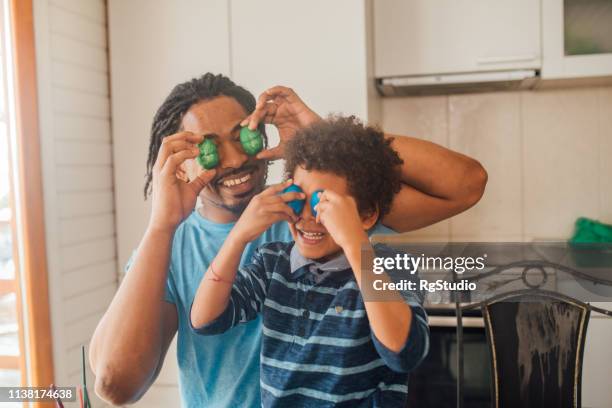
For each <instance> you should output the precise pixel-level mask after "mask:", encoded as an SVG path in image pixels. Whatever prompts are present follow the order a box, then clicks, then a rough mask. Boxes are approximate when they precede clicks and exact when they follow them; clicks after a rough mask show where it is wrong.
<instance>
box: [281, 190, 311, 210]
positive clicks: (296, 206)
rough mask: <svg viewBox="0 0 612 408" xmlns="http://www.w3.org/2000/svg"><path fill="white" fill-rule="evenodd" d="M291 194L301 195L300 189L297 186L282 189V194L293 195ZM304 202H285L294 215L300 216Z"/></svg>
mask: <svg viewBox="0 0 612 408" xmlns="http://www.w3.org/2000/svg"><path fill="white" fill-rule="evenodd" d="M293 192H296V193H303V191H302V189H301V188H300V187H299V186H296V185H295V184H292V185H290V186H289V187H286V188H285V189H283V191H282V194H285V193H293ZM305 201H306V200H291V201H288V202H287V205H288V206H289V207H291V209H292V210H293V212H294V213H295V215H300V214H301V213H302V210H303V209H304V202H305Z"/></svg>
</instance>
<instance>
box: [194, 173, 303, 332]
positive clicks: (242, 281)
mask: <svg viewBox="0 0 612 408" xmlns="http://www.w3.org/2000/svg"><path fill="white" fill-rule="evenodd" d="M291 183H292V180H287V181H285V182H283V183H280V184H276V185H274V186H271V187H268V188H267V189H266V190H264V191H263V192H261V193H260V194H258V195H256V196H255V197H253V198H252V199H251V202H250V203H249V205H248V206H247V208H246V209H245V210H244V212H243V213H242V215H241V216H240V219H239V220H238V222H237V223H236V225H235V226H234V228H232V230H231V232H230V233H229V235H228V236H227V238H226V240H225V242H224V243H223V246H222V247H221V249H220V250H219V253H218V254H217V256H216V257H215V259H214V260H213V261H212V262H211V264H210V266H209V268H208V269H207V271H206V273H205V274H204V276H203V278H202V281H201V282H200V286H199V287H198V290H197V292H196V295H195V298H194V300H193V303H192V305H191V311H190V313H189V317H190V322H191V326H192V327H193V328H194V329H195V330H197V331H198V332H200V333H203V334H214V333H218V332H222V331H225V330H227V329H229V328H230V327H231V326H233V325H235V324H237V323H240V322H242V321H247V320H251V319H253V318H254V317H255V315H256V314H257V313H258V312H259V310H260V309H261V305H260V303H261V302H263V300H264V298H265V288H266V287H267V283H266V282H265V281H266V279H267V277H266V272H267V271H266V270H265V268H264V265H263V258H262V255H261V253H259V252H257V253H256V255H255V256H254V258H253V260H252V263H251V265H249V266H248V267H247V268H245V270H244V271H240V275H239V276H238V278H236V272H237V270H238V265H239V263H240V259H241V257H242V253H243V252H244V249H245V247H246V245H247V244H248V243H249V242H251V241H253V240H254V239H255V238H257V237H258V236H259V235H261V233H262V232H264V231H265V230H266V229H268V228H269V227H270V226H271V225H272V224H274V223H276V222H279V221H282V220H284V221H293V220H295V218H296V216H295V214H294V213H293V210H292V209H291V208H290V207H289V206H288V205H287V202H288V201H291V200H296V199H303V198H304V194H303V193H297V192H292V193H285V194H282V195H277V194H278V193H280V192H281V191H282V190H283V189H284V188H285V187H287V186H289V185H291ZM243 316H245V318H244V319H243V318H242V317H243ZM237 317H238V318H237ZM213 322H215V324H214V325H211V323H213Z"/></svg>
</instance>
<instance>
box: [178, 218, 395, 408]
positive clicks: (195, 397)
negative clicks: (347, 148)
mask: <svg viewBox="0 0 612 408" xmlns="http://www.w3.org/2000/svg"><path fill="white" fill-rule="evenodd" d="M234 224H235V223H229V224H218V223H215V222H212V221H209V220H207V219H205V218H203V217H202V216H201V215H200V214H199V213H198V212H197V211H194V212H193V213H191V215H190V216H189V217H188V218H187V219H186V220H185V221H183V223H182V224H181V225H180V226H179V227H178V229H177V231H176V233H175V235H174V241H173V243H172V255H171V260H170V269H169V271H168V280H167V284H166V301H168V302H171V303H174V304H175V305H176V311H177V314H178V343H177V360H178V366H179V371H180V378H179V383H180V391H181V398H182V405H183V406H184V407H187V408H196V407H197V408H200V407H207V408H229V407H259V406H261V402H260V388H259V353H260V347H261V335H262V329H261V318H260V317H258V318H257V319H256V320H254V321H251V322H250V323H248V324H243V325H239V326H237V327H234V328H232V329H231V330H229V331H227V332H225V333H223V334H220V335H215V336H208V337H203V336H199V335H197V334H195V333H194V332H193V331H192V330H191V327H190V325H189V320H188V319H189V311H190V310H189V308H190V306H191V303H192V302H193V298H194V297H195V293H196V291H197V289H198V287H199V285H200V281H201V279H202V276H203V275H204V272H205V271H206V270H207V269H208V266H209V265H210V262H211V261H212V260H213V259H214V258H215V256H216V255H217V253H218V252H219V249H221V245H223V242H224V241H225V239H226V237H227V235H228V234H229V232H230V230H231V229H232V228H233V226H234ZM391 232H393V231H392V230H390V229H388V228H386V227H384V226H383V225H381V224H378V225H377V226H376V227H375V228H373V229H372V230H370V233H371V234H373V233H376V234H384V233H391ZM291 240H292V237H291V233H290V232H289V227H288V226H287V223H286V222H280V223H277V224H274V225H272V226H271V227H270V228H269V229H268V230H266V231H265V232H264V233H263V234H262V235H261V236H260V237H259V238H257V239H256V240H255V241H253V242H251V243H250V244H249V245H248V246H247V247H246V250H245V251H244V253H243V254H242V259H241V261H240V264H241V265H244V264H246V263H248V262H249V261H250V259H251V258H252V256H253V253H254V251H255V249H256V248H257V247H259V246H260V245H262V244H264V243H267V242H274V241H283V242H288V241H291Z"/></svg>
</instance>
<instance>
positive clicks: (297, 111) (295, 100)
mask: <svg viewBox="0 0 612 408" xmlns="http://www.w3.org/2000/svg"><path fill="white" fill-rule="evenodd" d="M319 120H321V117H320V116H319V115H317V114H316V113H315V112H314V111H312V110H311V109H310V108H309V107H308V106H307V105H306V104H305V103H304V102H303V101H302V100H301V99H300V97H299V96H297V94H296V93H295V92H294V91H293V90H292V89H290V88H287V87H284V86H275V87H272V88H269V89H267V90H265V91H264V92H263V93H262V94H261V95H259V98H258V100H257V105H256V106H255V110H254V111H253V113H251V114H250V115H249V116H248V117H247V118H245V119H244V120H243V121H242V123H241V125H242V126H247V125H248V127H249V128H250V129H255V128H256V127H257V126H258V125H259V123H261V122H263V123H270V124H272V125H274V126H276V128H277V129H278V136H279V138H280V142H279V144H278V146H276V147H273V148H270V149H266V150H264V151H262V152H260V153H259V154H258V155H257V158H258V159H266V160H276V159H280V158H282V157H283V151H284V146H285V143H286V142H287V141H288V140H289V139H291V138H292V137H293V136H294V135H295V133H296V132H297V131H298V130H299V129H301V128H304V127H306V126H309V125H311V124H312V123H314V122H317V121H319Z"/></svg>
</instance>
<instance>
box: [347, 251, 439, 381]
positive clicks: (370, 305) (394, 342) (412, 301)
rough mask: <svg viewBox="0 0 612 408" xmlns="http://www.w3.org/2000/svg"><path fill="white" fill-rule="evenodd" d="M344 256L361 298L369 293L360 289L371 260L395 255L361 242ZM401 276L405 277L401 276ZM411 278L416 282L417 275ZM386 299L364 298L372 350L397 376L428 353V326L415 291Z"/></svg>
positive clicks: (379, 277) (371, 267)
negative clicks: (350, 268)
mask: <svg viewBox="0 0 612 408" xmlns="http://www.w3.org/2000/svg"><path fill="white" fill-rule="evenodd" d="M346 253H347V258H348V260H349V263H350V264H351V267H352V268H353V273H354V274H355V279H356V280H357V283H358V285H359V288H360V290H361V292H362V294H363V293H364V292H368V289H367V288H365V289H364V288H363V287H362V283H363V282H362V281H363V279H362V271H364V270H369V271H372V270H373V259H374V257H376V256H381V255H382V256H389V257H394V256H395V255H396V253H395V252H392V253H389V254H387V255H386V254H385V253H382V254H380V253H379V252H378V251H377V252H376V253H375V252H374V249H373V248H372V246H371V245H370V243H369V242H368V241H367V240H366V241H363V240H362V242H361V244H357V242H356V241H355V244H354V246H352V249H348V250H347V251H346ZM403 272H405V273H410V271H403ZM401 276H402V278H405V277H406V275H404V274H403V273H402V275H401ZM410 276H411V277H412V279H415V278H416V276H417V275H410ZM377 279H381V280H383V281H384V282H391V278H390V277H389V276H388V275H386V274H383V275H378V276H377ZM365 282H369V280H367V279H366V280H365ZM413 282H414V280H413ZM369 292H371V290H370V291H369ZM385 296H386V297H387V298H386V299H385V300H384V301H368V300H367V298H366V296H364V304H365V308H366V312H367V314H368V319H369V321H370V328H371V329H372V337H373V340H374V346H375V347H376V350H377V351H378V354H379V355H380V356H381V358H382V359H383V360H384V361H385V364H387V366H388V367H389V368H391V369H392V370H394V371H397V372H409V371H411V370H413V369H414V368H415V367H416V366H417V365H418V364H419V363H420V362H421V361H422V360H423V358H425V356H426V355H427V352H428V350H429V326H428V324H427V314H426V313H425V309H424V308H423V306H422V303H423V300H422V298H420V297H419V295H418V293H416V292H415V291H403V292H402V293H400V292H396V291H393V292H391V293H385ZM406 311H408V314H409V315H410V317H409V320H408V322H406V320H405V315H406Z"/></svg>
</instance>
